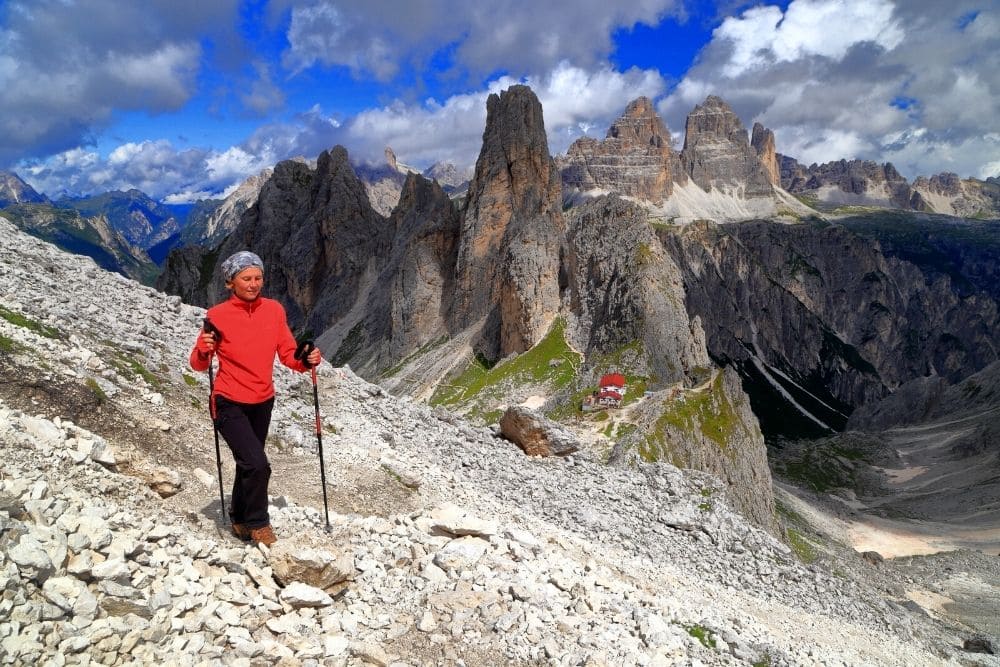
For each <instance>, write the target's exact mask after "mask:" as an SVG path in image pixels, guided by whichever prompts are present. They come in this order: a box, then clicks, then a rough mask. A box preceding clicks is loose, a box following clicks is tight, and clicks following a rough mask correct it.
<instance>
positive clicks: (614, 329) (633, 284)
mask: <svg viewBox="0 0 1000 667" xmlns="http://www.w3.org/2000/svg"><path fill="white" fill-rule="evenodd" d="M647 219H648V212H647V211H646V210H645V209H644V208H643V207H642V206H641V205H639V204H635V203H631V202H627V201H625V200H623V199H620V198H618V197H616V196H609V197H601V198H599V199H596V200H594V201H592V202H588V203H587V204H585V205H583V206H580V207H576V208H574V209H572V210H571V212H570V218H569V221H570V222H569V232H568V235H567V236H568V242H567V253H566V261H565V269H564V272H565V274H566V280H567V282H568V284H569V288H568V295H569V308H570V310H571V311H572V312H573V313H574V315H575V321H576V322H577V327H578V329H579V333H578V335H577V337H578V338H579V339H581V340H582V341H585V345H586V347H585V349H584V351H585V353H586V354H587V356H588V357H593V356H595V355H602V354H604V355H606V354H611V353H614V352H615V351H616V350H618V349H620V348H622V347H624V346H626V345H629V344H632V343H634V342H636V341H638V342H640V343H641V345H642V349H643V351H644V353H645V354H644V356H645V358H646V361H645V362H644V363H645V365H648V366H649V368H648V371H649V372H650V375H654V376H656V377H657V378H659V380H660V382H661V383H662V384H672V383H675V382H681V383H685V382H687V381H688V379H689V376H690V375H691V374H692V371H693V370H694V369H696V368H705V367H708V366H709V365H711V361H710V360H709V358H708V354H707V352H706V350H705V339H704V333H703V332H702V330H701V326H700V323H699V322H698V321H696V320H692V319H691V318H690V317H689V316H688V313H687V310H686V309H685V306H684V284H683V279H682V275H681V272H680V270H679V269H678V268H677V265H676V264H675V263H674V261H673V259H672V258H671V257H670V256H669V255H667V254H666V253H665V252H664V249H663V245H662V244H661V243H660V241H659V239H658V238H657V237H656V234H655V232H654V230H653V228H652V227H651V226H650V225H649V224H647ZM634 372H638V369H634Z"/></svg>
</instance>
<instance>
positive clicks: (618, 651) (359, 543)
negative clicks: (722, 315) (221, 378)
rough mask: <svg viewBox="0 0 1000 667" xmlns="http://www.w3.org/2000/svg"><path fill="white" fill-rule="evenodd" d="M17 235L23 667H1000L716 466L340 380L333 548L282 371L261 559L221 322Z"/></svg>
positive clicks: (9, 651)
mask: <svg viewBox="0 0 1000 667" xmlns="http://www.w3.org/2000/svg"><path fill="white" fill-rule="evenodd" d="M0 238H3V241H2V246H0V305H2V311H0V313H2V315H3V317H0V368H2V383H0V446H2V452H3V454H2V461H0V473H2V475H0V476H2V479H0V592H2V595H0V664H18V665H21V664H23V665H42V664H47V665H64V664H93V665H98V664H100V665H124V664H130V665H131V664H136V665H138V664H164V665H213V664H236V665H240V664H242V665H264V664H281V665H392V666H394V667H403V666H404V665H410V666H417V665H469V666H472V665H509V664H513V665H675V664H677V665H738V664H753V665H831V666H832V665H907V666H910V665H937V664H983V665H996V664H1000V660H997V658H996V657H995V656H992V655H989V654H986V653H977V652H972V651H969V650H966V649H964V648H963V642H964V641H965V640H966V639H967V638H969V637H970V636H971V634H970V631H969V630H968V629H966V628H961V627H955V626H951V625H949V624H947V623H946V622H944V621H941V620H937V619H935V618H933V617H932V616H929V615H928V614H926V613H924V612H922V611H920V609H919V608H915V607H914V605H912V604H904V603H902V602H901V601H900V600H901V598H900V596H899V595H898V591H894V590H890V589H893V586H894V584H893V580H892V578H891V576H889V575H888V574H885V573H884V572H883V573H880V574H879V575H878V576H875V575H874V574H873V575H872V576H871V577H866V575H865V574H864V573H865V571H866V569H868V570H875V568H876V567H881V568H885V567H886V566H887V564H888V562H887V564H883V565H880V566H874V565H868V564H867V563H864V562H863V561H862V560H861V559H860V558H857V559H856V561H857V563H856V564H855V565H853V566H852V567H846V568H845V571H843V572H839V571H834V570H833V569H830V568H828V567H825V566H824V565H823V564H813V565H804V564H803V563H802V562H800V560H799V559H798V558H797V557H796V555H795V553H793V552H792V551H791V550H790V549H789V548H788V547H787V546H786V545H785V544H783V543H782V542H781V541H779V540H778V539H777V538H775V537H774V536H772V535H770V534H768V533H766V532H764V531H761V530H759V529H757V528H755V527H753V526H751V525H750V524H748V523H747V522H746V521H745V520H744V519H743V518H742V517H741V516H739V515H738V514H735V513H733V512H732V511H731V510H730V509H729V508H728V506H727V504H726V502H725V494H724V492H723V490H722V485H721V484H720V482H719V481H717V480H715V479H713V478H712V477H710V476H708V475H704V474H699V473H692V472H689V471H681V470H678V469H677V468H674V467H672V466H670V465H667V464H656V465H650V464H640V465H638V466H636V467H613V466H607V465H604V464H602V463H601V462H599V461H597V460H594V459H593V458H592V457H590V456H589V455H587V454H579V455H574V456H568V457H564V458H551V459H546V458H535V457H528V456H525V454H524V453H523V452H521V450H519V449H518V448H517V447H516V446H514V445H513V444H512V443H510V442H508V441H506V440H504V439H502V438H500V437H498V435H497V434H496V433H495V432H494V430H491V429H489V428H482V427H473V426H471V425H469V424H467V423H466V422H464V421H463V420H461V419H460V418H458V417H456V416H454V415H452V414H451V413H448V412H447V411H443V410H440V409H432V408H429V407H427V406H426V405H423V404H420V403H416V402H413V401H409V400H406V399H399V398H396V397H393V396H391V395H389V394H387V393H386V392H385V391H384V390H383V389H381V388H380V387H378V386H376V385H373V384H369V383H368V382H366V381H364V380H363V379H361V378H359V377H357V376H356V375H354V374H353V373H352V372H351V371H350V369H333V368H331V367H330V366H329V364H326V363H324V364H323V366H322V367H321V369H320V373H319V375H320V402H321V405H322V406H323V434H324V437H323V443H324V457H325V460H326V476H327V479H328V495H329V499H330V506H331V512H330V516H329V521H330V530H329V531H327V530H326V529H325V524H324V520H323V515H322V507H323V504H322V495H321V490H320V483H319V464H318V457H317V455H316V454H317V452H316V442H315V440H316V438H315V436H314V434H313V433H312V419H313V408H312V387H311V384H310V381H309V378H308V376H306V375H298V374H294V373H291V372H288V371H286V370H284V369H282V370H280V371H279V372H278V374H277V388H278V402H277V407H276V410H275V415H274V420H273V423H272V428H271V437H270V439H269V443H268V447H269V451H270V454H271V458H272V467H273V468H274V475H273V477H272V483H271V491H272V493H273V494H275V495H273V496H272V506H271V517H272V523H273V525H274V528H275V532H276V533H277V535H278V537H279V541H278V542H277V543H276V544H275V545H274V546H273V547H272V548H271V549H270V550H268V549H267V548H265V547H259V548H258V547H253V546H249V545H246V544H244V543H242V542H240V541H238V540H236V539H235V538H233V537H231V536H230V535H229V534H228V530H227V527H226V526H225V525H224V524H223V523H222V520H221V516H220V512H219V509H220V508H219V489H218V482H217V481H216V474H215V458H214V445H213V442H212V431H211V427H210V424H209V421H208V418H207V414H206V407H205V406H206V397H207V394H208V378H207V376H205V375H204V374H198V373H193V372H192V371H190V369H189V368H187V364H186V359H187V354H188V351H189V349H190V345H191V343H192V342H193V340H194V336H195V334H196V332H197V329H198V327H199V325H200V322H201V318H202V317H203V313H204V311H203V310H201V309H198V308H194V307H190V306H187V305H184V304H181V303H180V301H179V300H178V299H176V298H174V297H168V296H165V295H163V294H160V293H158V292H156V291H155V290H152V289H150V288H147V287H143V286H141V285H139V284H137V283H135V282H133V281H131V280H127V279H125V278H123V277H121V276H119V275H117V274H111V273H107V272H105V271H103V270H101V269H99V268H98V267H97V266H96V265H95V264H94V263H93V262H92V261H91V260H90V259H87V258H83V257H78V256H72V255H68V254H65V253H63V252H61V251H59V250H57V249H55V248H54V247H52V246H50V245H48V244H46V243H43V242H40V241H38V240H36V239H33V238H31V237H28V236H25V235H23V234H21V233H20V232H18V231H16V230H15V229H14V228H13V226H11V225H9V224H7V222H6V221H5V220H0ZM222 449H223V458H224V460H225V461H226V465H225V468H224V476H225V478H226V481H225V485H226V487H228V485H229V483H230V482H231V479H232V465H231V462H230V461H229V460H228V459H230V458H231V457H230V455H229V453H228V450H227V449H226V447H225V444H224V443H223V445H222ZM227 495H228V488H227ZM858 573H860V574H858ZM887 581H888V582H889V583H888V584H887V583H886V582H887ZM983 641H984V642H985V643H986V647H987V648H990V647H992V642H991V641H990V639H989V638H984V639H983ZM973 648H975V647H973Z"/></svg>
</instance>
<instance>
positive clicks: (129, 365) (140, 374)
mask: <svg viewBox="0 0 1000 667" xmlns="http://www.w3.org/2000/svg"><path fill="white" fill-rule="evenodd" d="M111 365H112V366H114V367H115V369H116V370H117V371H118V373H119V374H120V375H131V376H132V377H137V378H142V379H143V380H145V381H146V384H148V385H149V386H151V387H160V386H161V385H162V383H161V382H160V379H159V378H158V377H156V376H155V375H153V373H152V372H151V371H150V370H149V369H148V368H146V367H145V366H143V364H142V362H140V361H139V360H138V359H136V358H134V357H131V356H129V355H127V354H123V353H121V352H118V353H117V354H116V355H115V357H114V359H112V361H111ZM192 379H193V378H192Z"/></svg>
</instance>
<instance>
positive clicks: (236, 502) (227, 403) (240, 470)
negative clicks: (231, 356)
mask: <svg viewBox="0 0 1000 667" xmlns="http://www.w3.org/2000/svg"><path fill="white" fill-rule="evenodd" d="M273 407H274V398H273V397H272V398H269V399H268V400H266V401H264V402H263V403H237V402H236V401H232V400H230V399H228V398H226V397H225V396H219V395H218V394H216V396H215V426H216V428H218V429H219V433H221V434H222V437H223V438H225V440H226V444H228V445H229V449H230V450H231V451H232V452H233V459H234V460H235V461H236V476H235V478H234V479H233V495H232V500H231V501H230V507H229V520H230V521H231V522H232V523H241V524H244V525H245V526H247V527H248V528H261V527H262V526H267V525H269V524H270V523H271V519H270V517H269V516H268V513H267V483H268V481H269V480H270V479H271V464H270V463H268V460H267V454H265V453H264V441H265V440H267V430H268V428H270V426H271V409H272V408H273Z"/></svg>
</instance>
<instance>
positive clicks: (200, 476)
mask: <svg viewBox="0 0 1000 667" xmlns="http://www.w3.org/2000/svg"><path fill="white" fill-rule="evenodd" d="M193 472H194V476H195V478H196V479H197V480H198V481H199V482H201V485H202V486H204V487H207V488H212V487H213V486H215V476H214V475H212V474H210V473H208V472H206V471H204V470H202V469H201V468H195V469H194V471H193Z"/></svg>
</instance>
